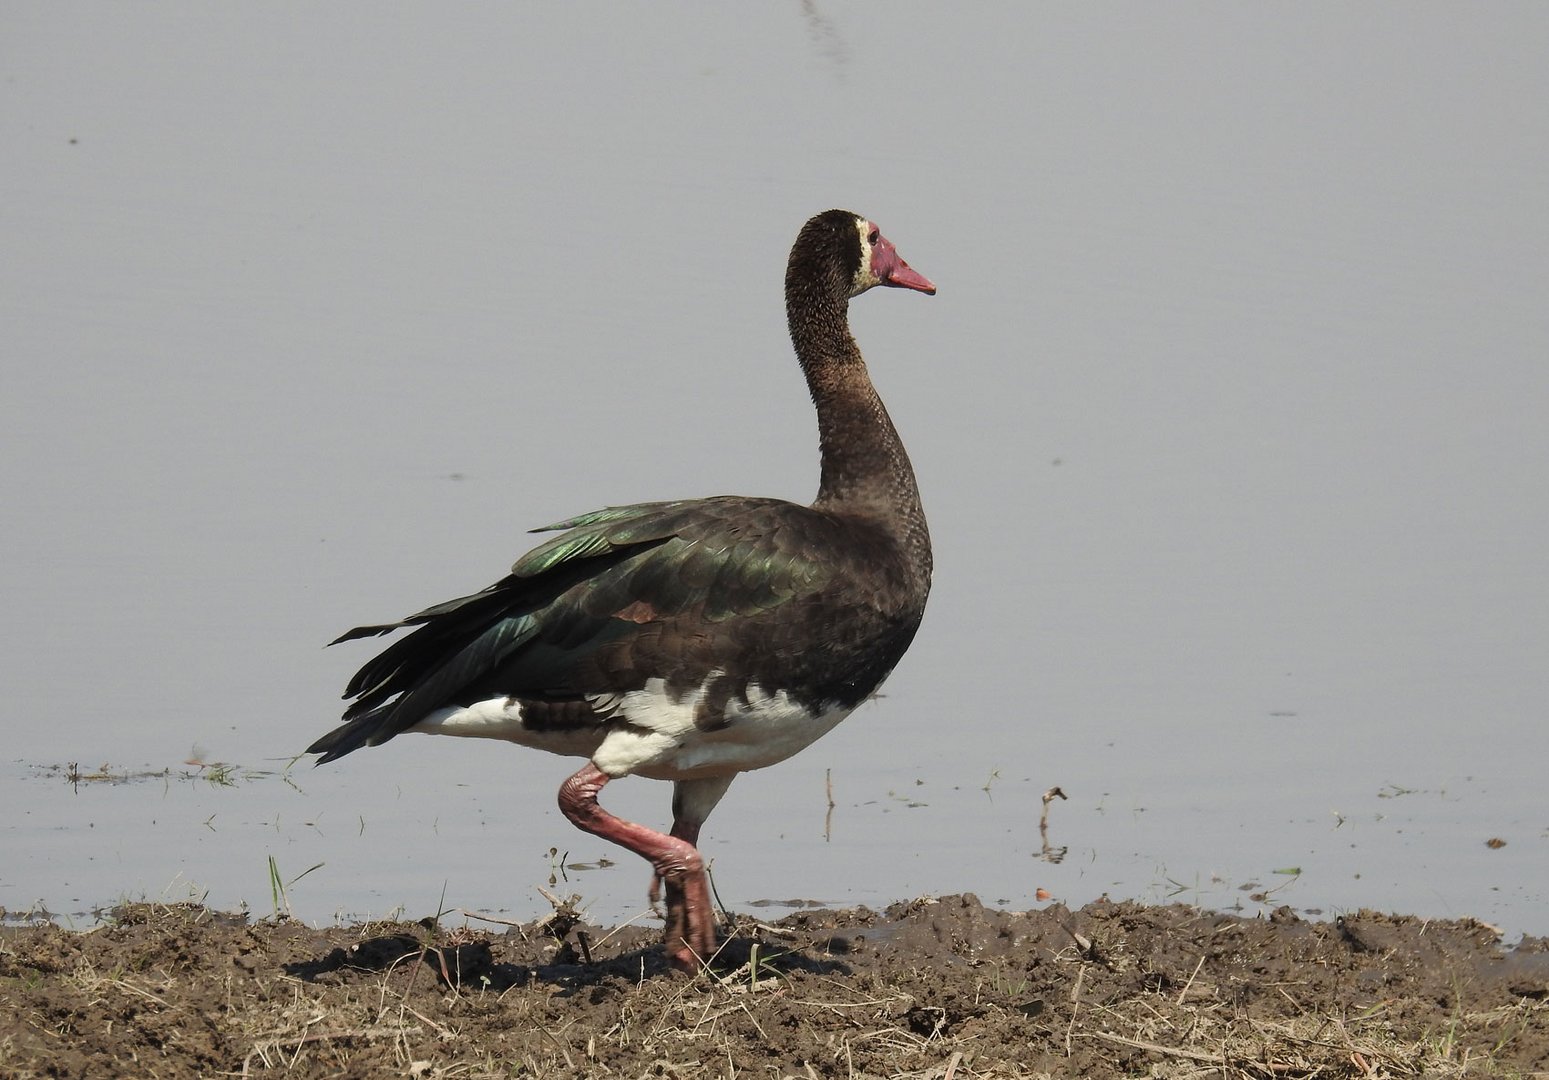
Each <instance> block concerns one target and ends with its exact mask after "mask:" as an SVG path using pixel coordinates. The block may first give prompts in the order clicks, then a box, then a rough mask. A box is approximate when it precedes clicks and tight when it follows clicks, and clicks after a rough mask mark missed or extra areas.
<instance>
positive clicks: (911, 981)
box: [0, 894, 1549, 1078]
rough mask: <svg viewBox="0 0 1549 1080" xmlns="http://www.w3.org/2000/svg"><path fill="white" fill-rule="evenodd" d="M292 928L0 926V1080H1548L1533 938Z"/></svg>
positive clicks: (955, 920)
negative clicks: (712, 954) (683, 945)
mask: <svg viewBox="0 0 1549 1080" xmlns="http://www.w3.org/2000/svg"><path fill="white" fill-rule="evenodd" d="M464 923H465V920H461V919H458V920H455V925H454V920H452V919H450V918H444V919H442V920H440V921H439V922H438V921H436V920H431V919H426V920H422V921H421V922H419V923H414V922H405V923H368V924H364V925H360V926H348V927H331V928H314V927H309V926H306V925H304V924H302V923H299V922H296V921H294V920H283V919H282V920H279V921H275V920H267V919H266V920H258V921H253V920H250V919H248V918H247V917H246V916H243V915H236V914H227V913H221V912H214V911H209V910H206V909H204V908H201V907H198V906H195V905H174V906H165V905H155V904H135V905H128V906H125V907H122V908H119V909H117V910H116V911H115V912H114V915H113V918H112V920H111V922H110V924H109V925H105V926H103V927H100V928H98V929H96V930H93V931H90V932H86V933H77V932H72V931H67V930H64V929H60V928H58V927H55V926H51V925H43V926H30V927H21V928H15V927H13V928H7V929H5V930H4V931H3V934H0V1010H3V1011H0V1015H3V1016H4V1018H5V1019H4V1020H3V1021H0V1024H3V1031H0V1075H4V1076H6V1077H16V1078H29V1077H44V1076H47V1077H81V1078H86V1077H93V1078H95V1077H104V1076H156V1077H196V1076H217V1075H227V1076H233V1075H234V1076H266V1075H272V1076H279V1075H284V1076H287V1077H380V1076H405V1075H407V1076H416V1077H442V1076H445V1077H454V1076H456V1077H495V1076H500V1077H510V1076H620V1077H639V1076H670V1077H689V1076H693V1077H699V1076H703V1077H733V1076H737V1077H740V1076H749V1077H752V1076H758V1077H786V1076H798V1077H812V1076H817V1077H829V1076H839V1077H989V1076H1001V1077H1037V1076H1074V1075H1082V1076H1180V1077H1182V1076H1189V1077H1209V1076H1221V1077H1265V1078H1269V1077H1275V1078H1286V1077H1292V1078H1294V1077H1308V1078H1311V1077H1320V1078H1326V1077H1367V1076H1442V1077H1446V1076H1465V1075H1467V1076H1474V1075H1478V1076H1494V1075H1501V1076H1531V1075H1544V1074H1549V941H1546V940H1545V939H1543V938H1531V937H1529V938H1524V939H1522V940H1521V941H1520V942H1517V943H1515V944H1512V945H1504V944H1503V943H1502V942H1501V941H1500V940H1499V935H1498V933H1497V932H1496V931H1495V930H1494V928H1492V927H1489V926H1487V925H1485V924H1483V923H1480V922H1476V921H1474V920H1469V919H1463V920H1448V921H1442V920H1422V919H1418V918H1412V917H1405V916H1392V915H1384V914H1378V913H1374V912H1367V911H1362V912H1358V913H1355V914H1352V915H1348V916H1344V917H1342V918H1339V919H1335V920H1332V921H1327V922H1310V921H1307V920H1304V919H1302V918H1300V917H1299V916H1297V915H1296V914H1295V913H1293V912H1292V911H1291V910H1290V909H1289V908H1281V909H1279V910H1277V911H1275V912H1274V913H1272V914H1271V915H1269V916H1268V917H1264V918H1243V917H1239V916H1235V915H1225V914H1218V913H1213V912H1207V911H1201V910H1199V909H1196V908H1191V907H1187V906H1183V905H1171V906H1146V905H1140V904H1134V903H1109V902H1099V903H1093V904H1088V905H1087V906H1086V907H1084V908H1081V909H1079V910H1076V911H1070V910H1067V909H1065V908H1064V907H1062V906H1060V905H1053V906H1050V907H1047V908H1044V909H1041V910H1036V911H1028V912H1007V911H999V910H995V909H992V908H987V907H985V906H984V905H982V904H981V903H980V902H979V901H978V900H977V899H976V898H975V897H973V896H972V895H967V894H964V895H958V896H946V897H941V898H936V899H922V900H915V901H911V902H908V903H901V904H896V905H894V906H892V907H890V908H888V909H887V910H886V911H883V912H876V911H871V910H869V909H865V908H860V909H848V910H837V911H829V910H822V911H810V912H802V913H799V914H796V915H792V916H789V917H787V918H784V919H782V920H780V921H779V922H777V923H772V924H766V923H759V922H756V921H755V920H753V919H751V918H747V917H739V918H737V919H736V920H734V923H733V924H732V926H731V929H732V931H733V932H732V936H731V937H730V938H729V939H728V941H727V943H726V945H725V947H724V948H723V949H722V951H721V953H720V955H719V956H717V957H716V959H715V962H714V964H713V969H714V971H715V973H716V974H715V975H714V976H711V975H707V974H701V975H700V976H698V977H696V978H689V977H685V976H680V975H675V974H673V973H671V972H669V971H667V970H666V968H665V966H664V964H663V962H662V960H661V956H660V954H659V951H658V950H657V949H656V948H655V937H656V935H657V933H658V932H659V931H657V930H656V929H655V928H653V927H651V926H640V925H635V926H626V927H622V928H617V929H606V928H599V927H592V926H587V925H585V924H584V923H581V922H579V921H577V919H576V918H575V917H573V915H572V913H570V912H568V911H564V910H560V911H556V913H555V915H554V916H552V917H550V918H548V919H545V920H539V921H535V922H533V923H528V924H523V925H520V926H512V927H489V926H481V925H477V924H466V925H464Z"/></svg>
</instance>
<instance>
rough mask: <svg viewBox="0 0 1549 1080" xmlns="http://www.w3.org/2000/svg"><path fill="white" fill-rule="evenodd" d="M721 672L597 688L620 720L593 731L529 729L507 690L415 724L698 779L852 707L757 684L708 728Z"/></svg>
mask: <svg viewBox="0 0 1549 1080" xmlns="http://www.w3.org/2000/svg"><path fill="white" fill-rule="evenodd" d="M720 677H721V673H720V672H718V671H716V672H711V673H710V677H709V678H708V679H706V680H705V683H704V685H703V686H701V687H700V688H699V689H697V690H693V691H690V692H689V693H687V694H684V695H683V696H682V697H681V698H680V699H679V700H677V701H674V700H673V699H672V696H671V695H670V694H668V693H667V687H666V683H665V682H664V681H663V680H661V679H651V680H649V681H648V682H647V683H646V684H645V686H644V688H642V689H640V690H631V691H629V692H628V693H625V694H609V695H606V696H604V695H598V696H597V697H596V698H593V699H592V705H593V706H594V707H596V708H598V709H599V711H603V712H605V713H606V714H607V715H608V718H609V719H610V720H613V721H614V723H613V724H611V725H609V726H607V727H604V728H600V729H599V728H593V729H591V730H589V731H533V730H530V729H529V728H528V727H527V726H526V725H525V724H524V723H523V722H522V706H521V704H520V703H519V702H515V701H512V700H511V699H509V698H504V697H499V698H491V699H489V700H488V701H479V702H475V703H474V704H472V705H468V706H466V707H461V708H458V707H453V708H446V709H437V710H436V711H435V712H433V713H431V714H429V715H428V716H426V717H425V719H423V720H421V721H420V722H419V723H417V724H415V725H414V726H413V727H411V728H409V729H408V730H410V731H420V732H424V733H425V734H428V735H457V736H462V737H471V738H479V739H504V740H505V741H507V742H514V743H517V744H519V745H521V746H530V747H532V748H533V749H535V750H547V751H549V752H550V753H553V754H564V755H567V756H571V757H589V758H591V759H592V761H594V762H595V763H596V765H597V767H598V768H599V769H601V770H602V771H603V772H605V773H607V774H608V775H609V776H614V777H618V776H625V775H628V774H629V773H639V774H640V775H641V776H648V777H650V778H652V779H654V780H694V779H701V778H705V777H716V776H726V777H729V776H732V775H734V774H736V773H739V772H745V771H747V770H748V769H762V768H764V767H765V766H768V765H774V764H776V763H777V762H781V761H784V760H785V759H786V758H788V757H790V756H791V755H792V754H795V753H797V752H798V751H800V750H803V749H805V748H806V747H808V746H810V745H812V743H814V742H816V741H817V740H818V739H819V738H821V737H822V736H824V735H826V734H828V732H830V731H832V730H833V729H834V727H835V725H837V724H838V723H839V721H841V720H843V719H844V718H845V717H846V716H848V715H849V714H850V710H849V709H846V708H843V707H841V706H839V705H837V704H833V703H830V704H828V705H826V706H824V707H822V708H820V709H819V710H818V711H817V713H815V714H814V713H812V712H810V711H808V710H807V709H806V708H805V707H804V706H802V705H800V704H798V703H796V702H794V701H792V700H791V697H790V695H789V694H787V693H786V692H785V691H784V690H780V691H777V692H776V693H773V694H770V693H767V692H766V691H764V690H763V689H761V688H760V687H759V686H757V685H756V684H753V685H750V686H749V687H748V694H747V701H746V702H744V701H743V700H742V699H741V698H740V697H735V696H734V697H733V698H732V700H731V701H729V702H728V703H727V705H726V711H725V714H724V718H725V724H724V725H723V726H721V727H718V728H716V729H715V730H714V731H702V730H700V728H698V727H697V726H696V725H695V724H694V715H695V713H696V712H697V711H698V709H699V702H700V700H701V699H702V698H703V697H704V694H705V689H706V687H708V686H709V685H710V684H711V683H712V682H714V681H715V680H717V679H719V678H720Z"/></svg>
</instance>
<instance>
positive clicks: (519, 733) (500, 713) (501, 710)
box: [408, 697, 603, 757]
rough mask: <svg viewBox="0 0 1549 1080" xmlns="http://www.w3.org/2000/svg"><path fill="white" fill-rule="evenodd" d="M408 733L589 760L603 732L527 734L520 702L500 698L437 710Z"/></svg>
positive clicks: (538, 732) (541, 732)
mask: <svg viewBox="0 0 1549 1080" xmlns="http://www.w3.org/2000/svg"><path fill="white" fill-rule="evenodd" d="M408 730H409V731H423V732H424V733H425V734H427V735H458V736H462V737H465V738H475V739H504V740H506V741H507V742H514V743H518V744H520V745H522V746H530V747H532V748H533V749H535V750H547V751H548V752H549V753H551V754H564V755H566V756H567V757H591V756H592V753H593V751H595V750H596V749H597V746H598V744H599V743H601V742H602V736H603V732H602V731H600V730H598V729H595V728H594V729H592V730H590V731H531V730H529V729H528V728H527V727H526V726H525V725H524V724H523V723H522V705H521V702H518V701H512V700H511V699H510V698H504V697H498V698H490V699H489V700H488V701H476V702H474V703H473V704H472V705H468V706H466V707H457V706H452V707H450V708H446V709H437V710H436V711H435V712H433V713H430V714H429V715H427V716H426V717H425V719H423V720H421V721H420V722H419V723H417V724H415V725H414V726H413V727H411V728H409V729H408Z"/></svg>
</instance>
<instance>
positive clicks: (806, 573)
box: [308, 210, 935, 969]
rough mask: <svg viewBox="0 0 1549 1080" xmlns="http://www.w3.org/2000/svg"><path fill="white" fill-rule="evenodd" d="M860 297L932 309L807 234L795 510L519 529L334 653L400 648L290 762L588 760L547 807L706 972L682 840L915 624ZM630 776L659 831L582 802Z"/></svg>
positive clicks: (840, 224)
mask: <svg viewBox="0 0 1549 1080" xmlns="http://www.w3.org/2000/svg"><path fill="white" fill-rule="evenodd" d="M875 285H890V286H896V287H902V288H909V289H915V290H918V291H921V292H926V293H934V292H935V287H934V286H933V285H932V284H931V283H930V282H929V281H928V280H926V279H925V278H924V277H922V276H921V275H920V274H918V273H916V272H915V271H914V270H912V269H910V268H909V266H908V264H907V263H905V262H904V261H903V260H902V259H901V258H899V257H898V255H897V253H896V251H895V250H894V249H893V246H892V244H891V243H889V242H888V241H887V240H886V239H885V238H883V237H882V236H881V234H880V232H879V231H878V230H877V229H876V227H875V226H874V225H872V224H871V223H870V222H869V221H867V220H866V219H865V218H862V217H860V216H858V215H856V214H853V213H851V212H849V211H844V210H830V211H828V212H826V213H823V214H819V215H818V216H816V217H814V218H812V219H811V220H810V221H808V222H807V224H806V225H805V226H804V227H803V228H802V230H801V233H800V234H799V236H798V237H797V240H796V244H795V246H794V247H793V248H792V251H791V257H790V262H789V264H788V266H787V271H786V284H785V293H786V311H787V318H788V322H789V326H790V332H791V338H792V343H793V345H794V346H795V350H796V354H797V358H798V359H799V360H800V362H801V365H802V368H803V371H804V373H805V374H806V378H807V384H808V388H809V390H810V391H811V393H812V397H813V401H814V404H815V405H816V408H817V412H818V427H819V439H820V447H821V454H822V478H821V481H820V485H819V490H818V496H817V498H816V499H815V500H814V502H813V503H812V505H810V506H801V505H799V504H795V503H790V502H785V501H783V500H778V499H762V498H747V497H741V496H719V497H715V498H708V499H694V500H685V501H677V502H656V503H640V504H636V505H632V506H619V507H610V508H607V509H604V510H598V511H594V512H592V513H588V514H582V515H580V516H578V517H574V518H571V519H569V520H567V521H562V522H559V523H557V524H555V525H551V526H547V527H546V528H545V529H540V530H537V531H540V532H542V531H555V532H557V533H558V535H556V536H554V537H552V538H551V539H549V540H548V541H546V542H545V543H542V544H540V545H539V546H538V547H536V548H534V549H533V550H532V551H530V552H528V553H527V554H526V555H524V556H522V557H521V558H520V559H519V560H517V562H516V564H515V565H514V566H513V567H512V569H511V573H510V574H509V575H507V576H506V577H504V578H502V579H501V580H500V581H498V582H496V583H495V584H493V585H491V586H490V587H489V588H487V589H484V590H483V591H481V592H478V593H474V594H472V595H469V596H464V597H460V598H458V599H456V600H451V601H447V602H446V603H442V604H437V605H436V606H434V607H431V608H427V609H426V610H424V611H422V612H420V613H418V614H416V615H411V616H409V617H408V618H406V619H403V620H401V621H399V622H395V623H387V624H382V625H374V626H363V627H358V628H356V629H354V630H351V631H349V632H348V633H346V634H344V635H343V636H342V637H340V638H339V639H338V640H339V641H346V640H350V639H353V638H360V637H368V636H374V635H380V634H388V633H392V632H393V631H396V630H399V629H405V628H412V632H411V633H409V634H408V635H407V636H405V637H402V638H400V639H398V640H397V641H395V642H394V643H393V644H391V645H389V646H388V647H387V648H386V649H384V650H383V651H382V652H381V653H380V654H378V655H377V656H376V657H375V658H374V659H372V660H371V661H370V662H368V663H367V664H366V665H365V666H364V667H362V668H361V669H360V671H359V672H358V673H356V675H355V677H354V678H353V679H352V680H351V681H350V683H349V686H348V687H347V689H346V691H345V697H346V698H349V699H353V700H352V703H351V704H350V706H349V707H348V708H347V709H346V711H345V713H344V723H343V724H342V725H340V726H339V727H337V728H335V729H334V730H333V731H331V732H329V733H328V734H327V735H325V736H323V737H322V738H320V739H318V740H317V741H316V742H315V743H313V744H312V746H311V747H309V749H308V752H309V753H315V754H320V755H321V757H320V758H319V764H321V763H323V762H327V761H332V760H334V759H336V758H339V757H342V756H344V755H345V754H348V753H350V752H351V751H354V750H357V749H359V748H361V747H363V746H376V745H380V744H381V743H384V742H386V741H388V740H389V739H391V738H393V737H394V736H396V735H399V734H401V733H403V732H424V733H432V734H444V735H459V736H474V737H482V738H494V739H502V740H506V741H509V742H514V743H517V744H520V745H523V746H530V747H534V748H536V749H542V750H548V751H551V752H554V753H558V754H564V755H571V756H578V757H583V758H586V759H587V763H586V764H585V765H584V766H583V767H582V768H581V770H580V771H578V772H577V773H575V774H574V775H573V776H571V777H570V778H569V779H568V780H567V781H566V782H565V784H564V785H563V786H562V787H561V789H560V806H561V808H562V809H563V810H564V812H565V814H566V815H567V816H568V817H569V818H570V819H571V820H572V821H573V822H574V823H575V824H576V825H578V826H579V827H581V828H583V829H586V830H587V831H590V832H593V833H596V834H597V835H599V836H602V837H604V838H606V839H609V840H612V841H614V842H615V843H619V844H621V845H623V846H625V847H627V848H629V849H630V850H632V851H635V852H636V853H638V854H640V855H642V856H643V857H645V858H646V859H648V860H649V861H651V863H652V865H653V867H654V868H655V871H656V875H657V880H659V881H660V882H661V883H663V884H664V885H665V886H666V897H667V941H666V947H667V952H668V958H669V960H670V961H671V962H672V963H673V964H674V965H675V966H677V967H679V968H684V969H692V968H693V967H695V966H697V965H698V964H699V963H701V962H703V961H704V960H706V959H708V957H709V955H710V952H711V951H712V950H713V949H714V946H715V927H714V918H713V912H712V910H711V907H710V903H709V894H708V888H707V886H706V883H705V881H704V873H703V864H702V861H701V860H700V859H699V855H698V851H697V849H696V848H695V846H694V845H695V843H696V842H697V839H698V835H699V830H700V826H701V825H702V824H703V822H704V820H705V818H706V817H707V816H708V815H709V813H710V811H711V810H712V809H713V808H714V807H715V805H716V803H717V802H719V800H720V798H721V796H722V795H723V794H725V792H726V789H727V787H728V786H729V785H730V783H731V781H732V779H733V778H734V777H735V776H736V774H737V773H739V772H745V771H748V770H750V769H759V768H764V767H765V766H768V765H773V764H776V763H777V762H780V761H783V760H784V759H786V758H788V757H790V756H791V755H792V754H795V753H797V752H798V751H800V750H801V749H803V748H804V747H806V746H808V745H810V744H811V743H812V742H813V741H814V740H815V739H817V738H819V737H821V736H822V735H823V734H825V733H826V732H828V731H830V730H832V728H833V727H834V726H835V725H836V724H838V723H839V722H840V721H841V720H843V719H844V718H845V716H847V715H848V714H849V713H850V712H851V711H852V710H853V709H854V708H855V707H856V706H857V705H859V704H860V703H861V702H862V701H864V700H865V699H866V698H867V697H868V696H870V695H871V694H872V693H874V692H875V691H876V689H877V687H878V686H880V685H881V683H882V681H883V680H884V679H885V678H886V677H887V675H888V673H889V672H891V671H892V669H893V667H894V665H895V664H897V662H898V660H899V659H900V657H902V656H903V654H904V651H905V650H906V649H907V648H908V646H909V643H910V641H911V640H912V639H913V637H914V634H915V631H916V629H917V628H918V627H919V624H920V619H921V616H922V615H923V613H924V610H925V600H926V595H927V594H928V592H929V589H930V575H931V554H930V538H929V534H928V532H927V530H926V526H925V517H924V513H923V511H922V510H921V507H920V499H919V493H918V489H917V488H916V486H915V480H914V474H913V471H912V469H911V468H910V465H909V459H908V456H907V454H906V453H905V452H904V448H903V444H902V442H901V441H900V440H899V437H898V434H897V432H896V431H895V430H894V428H893V425H892V422H891V421H890V420H889V418H888V416H887V411H886V409H885V408H884V407H883V405H882V402H881V400H880V398H878V396H877V393H876V390H875V388H874V387H873V386H872V383H871V380H870V377H869V375H868V374H867V371H866V367H865V363H864V362H863V360H862V359H861V354H860V350H859V348H858V347H857V346H856V344H855V341H854V338H853V337H851V335H850V332H849V323H848V303H849V300H850V298H851V297H853V296H857V295H859V294H860V293H862V292H865V291H866V290H867V289H869V288H871V287H873V286H875ZM629 774H638V775H641V776H645V777H649V778H652V779H659V780H671V781H673V782H674V793H673V819H674V821H673V827H672V831H671V832H670V833H668V834H663V833H659V832H656V831H654V830H651V829H647V828H646V827H644V826H641V825H637V824H634V823H631V822H626V821H623V820H621V819H619V818H616V817H613V816H612V815H610V814H608V813H607V812H606V811H605V810H603V809H602V808H601V807H600V806H599V805H598V803H597V793H598V792H599V791H600V790H601V788H602V786H603V785H605V784H606V783H607V782H608V781H609V780H612V779H616V778H618V777H621V776H626V775H629ZM652 893H653V896H654V895H655V886H654V884H653V890H652Z"/></svg>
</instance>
